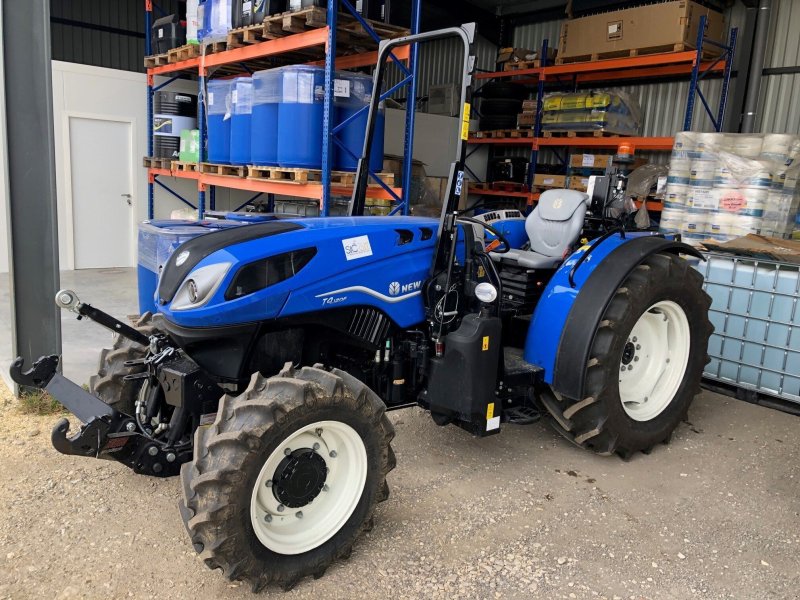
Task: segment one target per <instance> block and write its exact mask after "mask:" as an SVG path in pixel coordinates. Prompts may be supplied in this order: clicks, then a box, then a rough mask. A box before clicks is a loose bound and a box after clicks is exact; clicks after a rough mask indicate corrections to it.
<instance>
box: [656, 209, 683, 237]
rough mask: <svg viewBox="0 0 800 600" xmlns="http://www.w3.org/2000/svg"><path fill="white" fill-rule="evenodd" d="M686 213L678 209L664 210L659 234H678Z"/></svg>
mask: <svg viewBox="0 0 800 600" xmlns="http://www.w3.org/2000/svg"><path fill="white" fill-rule="evenodd" d="M685 216H686V212H685V211H683V210H680V209H673V208H666V207H665V208H664V210H662V211H661V221H660V224H659V227H658V230H659V231H660V232H661V233H680V231H681V226H682V225H683V221H684V218H685Z"/></svg>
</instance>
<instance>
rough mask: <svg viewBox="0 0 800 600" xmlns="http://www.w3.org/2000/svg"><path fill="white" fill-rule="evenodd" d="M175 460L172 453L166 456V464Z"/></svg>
mask: <svg viewBox="0 0 800 600" xmlns="http://www.w3.org/2000/svg"><path fill="white" fill-rule="evenodd" d="M175 458H176V457H175V455H174V454H173V453H172V452H170V453H169V454H167V462H168V463H171V462H175Z"/></svg>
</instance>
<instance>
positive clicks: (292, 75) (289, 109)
mask: <svg viewBox="0 0 800 600" xmlns="http://www.w3.org/2000/svg"><path fill="white" fill-rule="evenodd" d="M324 90H325V75H324V70H323V69H322V67H308V66H292V67H284V68H283V69H282V70H281V96H280V102H279V103H278V164H279V165H280V166H282V167H287V168H304V169H319V168H321V167H322V112H323V102H324V99H325V92H324Z"/></svg>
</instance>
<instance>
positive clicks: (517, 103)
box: [480, 98, 522, 120]
mask: <svg viewBox="0 0 800 600" xmlns="http://www.w3.org/2000/svg"><path fill="white" fill-rule="evenodd" d="M521 111H522V101H521V100H513V99H509V98H486V99H484V100H483V101H481V106H480V113H481V116H482V117H491V116H509V115H512V116H513V117H514V119H515V120H516V118H517V115H518V114H519V113H520V112H521Z"/></svg>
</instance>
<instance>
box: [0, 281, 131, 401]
mask: <svg viewBox="0 0 800 600" xmlns="http://www.w3.org/2000/svg"><path fill="white" fill-rule="evenodd" d="M61 288H67V289H71V290H74V291H75V292H77V294H78V297H79V298H80V299H81V300H82V301H84V302H87V303H89V304H92V305H94V306H96V307H97V308H100V309H102V310H104V311H106V312H108V313H110V314H112V315H114V316H115V317H117V318H119V319H123V320H126V319H127V317H128V316H129V315H134V314H138V312H139V307H138V299H137V294H136V269H84V270H80V271H62V272H61ZM9 300H10V299H9V280H8V277H7V276H2V277H0V376H1V377H2V380H3V381H5V383H6V385H8V386H9V387H10V386H11V380H10V378H9V375H8V368H9V366H10V365H11V362H12V361H13V360H14V357H13V356H12V348H11V318H10V315H11V307H10V301H9ZM61 339H62V348H63V368H64V374H65V375H66V376H67V377H69V378H70V379H72V380H73V381H75V382H76V383H80V384H83V383H88V382H89V377H90V376H91V375H93V374H94V373H95V372H96V370H97V357H98V355H99V353H100V349H101V348H104V347H107V346H110V345H111V339H112V334H111V332H109V331H108V330H107V329H105V328H104V327H101V326H100V325H97V324H95V323H92V322H91V321H89V320H88V319H83V320H81V321H78V320H77V318H76V317H75V314H74V313H71V312H67V311H62V313H61Z"/></svg>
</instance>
